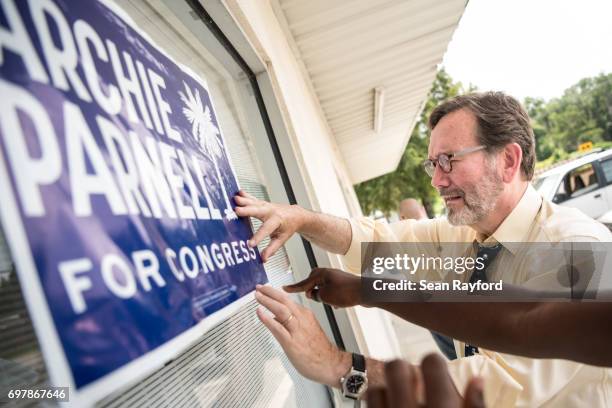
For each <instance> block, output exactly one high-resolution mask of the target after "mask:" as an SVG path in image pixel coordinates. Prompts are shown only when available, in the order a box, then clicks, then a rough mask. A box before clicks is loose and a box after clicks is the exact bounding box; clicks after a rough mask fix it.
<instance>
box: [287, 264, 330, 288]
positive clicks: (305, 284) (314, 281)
mask: <svg viewBox="0 0 612 408" xmlns="http://www.w3.org/2000/svg"><path fill="white" fill-rule="evenodd" d="M321 282H322V280H321V274H320V273H319V271H318V270H317V269H315V270H313V271H312V272H311V273H310V275H309V276H308V277H307V278H306V279H304V280H301V281H299V282H297V283H294V284H292V285H287V286H283V289H285V291H286V292H289V293H297V292H309V291H311V290H312V289H313V288H314V287H315V286H318V285H320V284H321Z"/></svg>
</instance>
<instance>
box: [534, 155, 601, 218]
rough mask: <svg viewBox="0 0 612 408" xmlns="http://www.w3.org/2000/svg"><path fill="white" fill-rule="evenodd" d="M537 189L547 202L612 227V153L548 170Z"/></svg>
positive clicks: (536, 184) (536, 183) (538, 182)
mask: <svg viewBox="0 0 612 408" xmlns="http://www.w3.org/2000/svg"><path fill="white" fill-rule="evenodd" d="M533 185H534V187H535V188H536V190H538V191H539V192H540V193H541V194H542V195H543V196H544V198H546V199H549V200H551V201H552V202H554V203H557V204H560V205H566V206H568V207H574V208H578V209H580V210H581V211H582V212H584V213H585V214H587V215H589V216H591V217H593V218H595V219H598V220H600V221H602V222H604V223H605V224H607V225H608V227H610V225H612V149H608V150H604V151H595V152H592V153H588V154H585V155H584V156H581V157H579V158H577V159H575V160H572V161H569V162H567V163H563V164H561V165H558V166H555V167H553V168H552V169H550V170H545V171H544V172H543V173H541V174H539V175H538V176H537V178H536V179H535V180H534V181H533Z"/></svg>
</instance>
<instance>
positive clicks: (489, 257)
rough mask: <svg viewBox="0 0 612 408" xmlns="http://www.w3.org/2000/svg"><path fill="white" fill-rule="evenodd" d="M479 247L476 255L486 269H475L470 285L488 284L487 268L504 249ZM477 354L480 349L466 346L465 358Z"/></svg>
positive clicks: (497, 246)
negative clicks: (477, 283) (480, 282)
mask: <svg viewBox="0 0 612 408" xmlns="http://www.w3.org/2000/svg"><path fill="white" fill-rule="evenodd" d="M477 245H478V252H477V253H476V258H482V263H483V264H484V267H483V268H482V269H474V271H472V276H470V283H476V282H478V281H482V282H487V281H488V279H487V273H486V272H487V268H488V267H489V265H491V263H493V260H494V259H495V257H496V256H497V254H498V253H499V251H500V249H502V245H501V244H499V243H498V244H496V245H494V246H490V247H486V246H483V245H480V244H477ZM475 353H478V347H476V346H472V345H470V344H467V343H466V344H465V356H466V357H469V356H473V355H474V354H475Z"/></svg>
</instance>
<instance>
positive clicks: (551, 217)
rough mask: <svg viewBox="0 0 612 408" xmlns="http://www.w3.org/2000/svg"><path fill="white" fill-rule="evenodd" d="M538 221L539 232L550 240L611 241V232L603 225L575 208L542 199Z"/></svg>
mask: <svg viewBox="0 0 612 408" xmlns="http://www.w3.org/2000/svg"><path fill="white" fill-rule="evenodd" d="M538 222H539V226H540V229H541V233H542V234H543V235H544V237H545V238H546V240H547V241H550V242H558V241H572V240H577V241H582V240H585V239H587V240H589V241H591V240H592V241H601V242H612V233H611V232H610V230H609V229H608V228H607V227H606V226H605V225H603V224H602V223H600V222H599V221H596V220H594V219H593V218H591V217H589V216H588V215H586V214H585V213H583V212H582V211H580V210H579V209H577V208H571V207H566V206H561V205H557V204H554V203H552V202H550V201H547V200H544V201H543V202H542V209H541V212H540V216H539V217H538ZM544 237H543V238H544Z"/></svg>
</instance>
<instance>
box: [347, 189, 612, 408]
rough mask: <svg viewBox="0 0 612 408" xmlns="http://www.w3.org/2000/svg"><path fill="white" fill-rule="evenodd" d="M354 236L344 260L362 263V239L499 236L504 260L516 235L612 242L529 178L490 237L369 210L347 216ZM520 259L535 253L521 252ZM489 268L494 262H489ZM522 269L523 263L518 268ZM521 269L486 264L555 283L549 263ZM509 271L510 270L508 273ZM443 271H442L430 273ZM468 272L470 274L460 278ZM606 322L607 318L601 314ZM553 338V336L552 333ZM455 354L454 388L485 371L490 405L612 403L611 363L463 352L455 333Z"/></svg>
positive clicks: (355, 266) (516, 279)
mask: <svg viewBox="0 0 612 408" xmlns="http://www.w3.org/2000/svg"><path fill="white" fill-rule="evenodd" d="M350 223H351V229H352V234H353V236H352V240H351V245H350V248H349V250H348V252H347V253H346V254H345V255H344V263H345V266H346V268H347V269H348V270H349V271H351V272H353V273H357V274H358V273H360V270H361V264H360V263H361V243H362V242H432V243H444V242H466V243H470V242H473V241H478V242H481V243H484V244H485V245H486V244H488V243H491V244H494V243H501V244H502V245H503V249H502V251H501V252H500V254H499V255H498V257H497V258H498V259H496V260H495V264H496V265H498V266H499V265H503V264H504V262H506V261H507V260H508V259H510V257H512V256H515V255H519V256H523V255H522V254H516V253H514V254H513V251H515V249H514V248H513V246H512V245H511V244H512V243H517V242H539V243H556V242H612V233H610V231H609V230H608V229H607V228H606V227H605V226H603V225H602V224H601V223H598V222H596V221H594V220H593V219H592V218H589V217H588V216H586V215H584V214H583V213H582V212H580V211H579V210H576V209H573V208H568V207H562V206H558V205H556V204H553V203H551V202H549V201H547V200H544V199H543V198H542V196H541V195H540V194H539V193H538V192H537V191H535V189H534V188H533V187H532V186H531V185H528V187H527V189H526V190H525V193H524V194H523V197H522V198H521V200H520V201H519V203H518V204H517V206H516V207H515V208H514V209H513V210H512V212H511V213H510V214H509V215H508V217H506V219H505V220H504V221H503V222H502V224H501V225H500V226H499V228H498V229H497V230H496V231H495V232H494V233H493V234H492V235H491V236H489V237H484V236H482V235H480V234H478V233H477V232H476V231H475V230H473V229H472V228H470V227H467V226H453V225H451V224H449V222H448V221H447V220H446V219H445V218H436V219H433V220H420V221H416V220H405V221H400V222H397V223H393V224H387V223H386V222H381V221H374V220H372V219H369V218H359V219H352V220H350ZM504 244H507V245H504ZM523 258H524V259H521V262H523V263H527V262H534V261H537V260H536V259H533V258H529V255H524V256H523ZM490 269H491V268H490ZM518 270H519V271H520V270H521V269H518ZM526 270H528V272H524V273H523V272H518V273H517V270H510V271H509V270H508V269H507V268H492V270H487V275H488V276H489V281H497V280H500V279H503V281H504V283H512V284H516V285H520V286H526V287H530V288H550V287H551V285H554V284H556V283H557V278H556V277H555V276H554V272H552V271H550V270H549V269H547V268H533V267H531V268H528V269H526ZM509 273H510V274H512V275H508V274H509ZM610 275H612V273H608V274H606V276H603V277H602V279H601V281H600V282H599V283H598V287H599V288H602V287H603V288H611V287H612V283H611V280H612V278H611V276H610ZM428 278H430V279H445V276H440V275H438V276H428ZM462 279H463V280H464V281H466V280H469V274H465V276H463V278H462ZM602 324H605V322H602ZM551 341H554V339H551ZM455 350H456V352H457V356H458V357H460V358H458V359H457V360H454V361H451V362H449V371H450V374H451V377H452V378H453V381H454V382H455V385H456V387H457V390H458V391H459V392H463V391H464V390H465V387H466V385H467V383H468V381H469V380H470V378H472V377H473V376H481V377H483V378H484V379H485V390H484V391H485V392H484V394H485V402H486V404H487V406H489V407H513V406H521V407H536V406H542V407H547V406H551V407H553V406H554V407H558V406H561V407H608V406H612V369H606V368H601V367H594V366H588V365H585V364H580V363H576V362H571V361H566V360H551V359H531V358H526V357H519V356H514V355H510V354H503V353H497V352H494V351H490V350H485V349H482V348H479V353H478V354H476V355H474V356H470V357H464V343H463V342H459V341H457V340H455Z"/></svg>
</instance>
